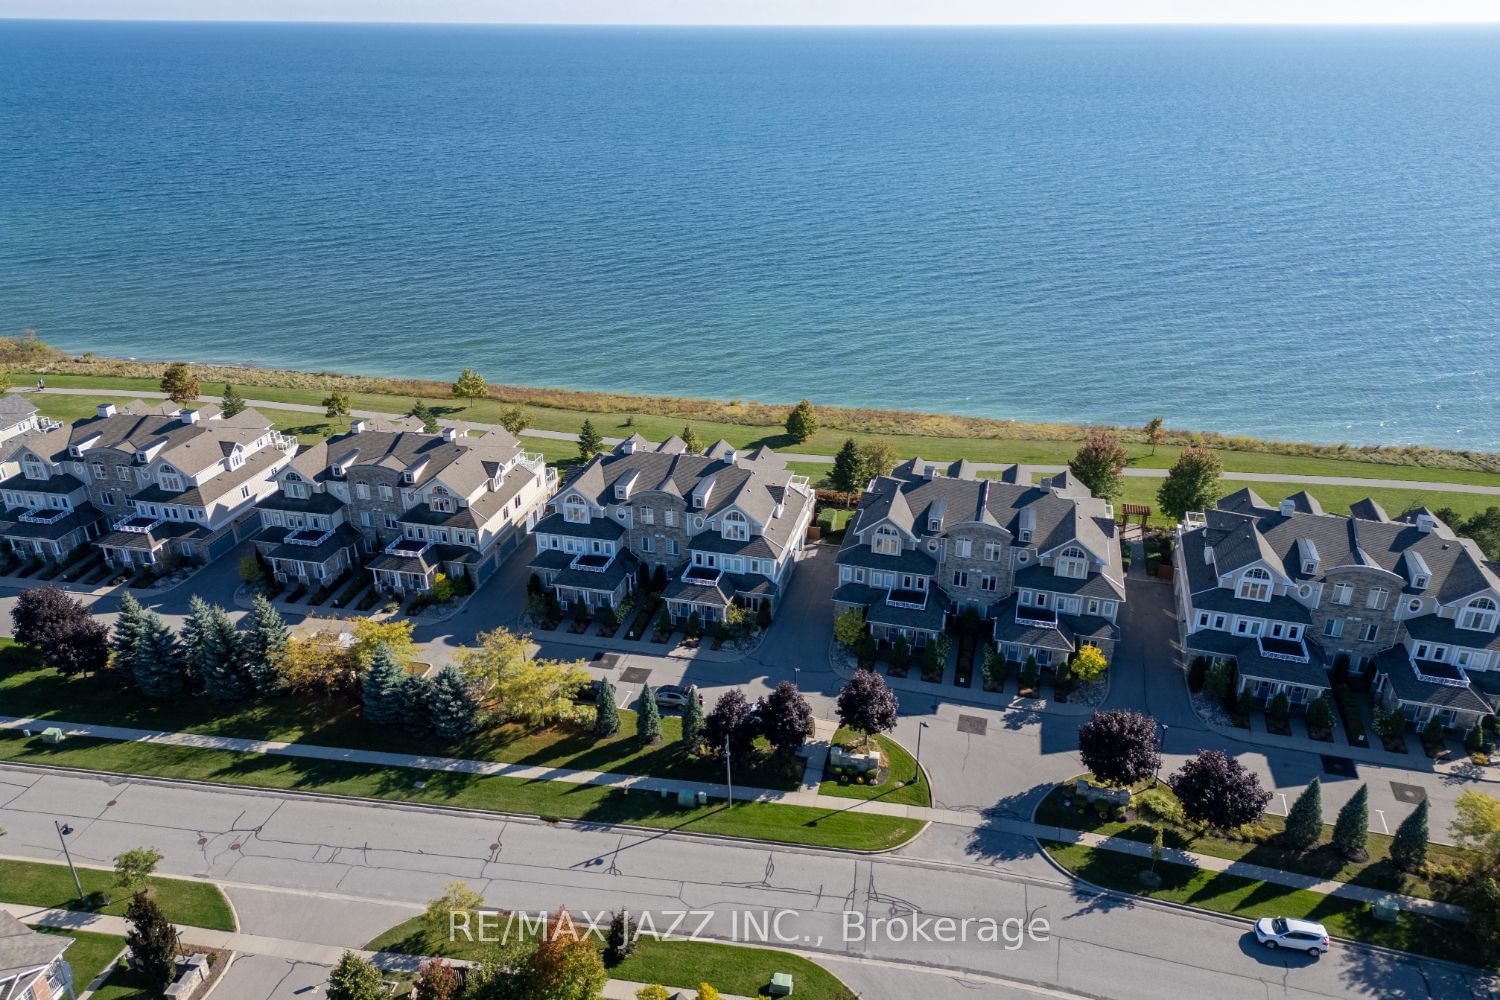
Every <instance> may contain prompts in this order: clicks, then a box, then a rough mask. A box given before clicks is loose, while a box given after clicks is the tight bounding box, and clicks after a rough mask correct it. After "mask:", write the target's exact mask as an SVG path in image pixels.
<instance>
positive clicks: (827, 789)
mask: <svg viewBox="0 0 1500 1000" xmlns="http://www.w3.org/2000/svg"><path fill="white" fill-rule="evenodd" d="M875 739H876V740H877V741H879V743H880V751H881V753H883V754H885V759H886V765H887V767H888V768H889V770H890V775H889V776H888V777H887V778H886V780H885V781H884V782H882V783H881V784H879V785H855V784H849V785H841V784H839V783H838V781H837V780H836V779H831V778H830V779H827V780H825V781H823V782H820V783H819V785H818V793H819V794H820V795H831V796H834V797H836V798H841V799H875V800H878V801H880V802H896V803H899V804H901V805H907V806H930V805H932V789H931V788H929V787H928V784H927V782H925V781H923V782H919V783H916V784H910V783H909V782H911V780H912V779H913V778H915V777H916V775H917V762H916V760H915V758H913V757H912V755H911V754H909V753H907V752H906V748H905V747H903V746H902V745H901V744H899V743H897V742H896V741H895V740H893V739H891V738H890V737H888V736H876V737H875ZM855 741H856V736H855V734H854V733H853V732H852V731H850V730H848V729H840V730H839V731H838V732H837V733H835V734H834V737H833V742H834V743H835V744H842V745H845V746H852V745H854V743H855Z"/></svg>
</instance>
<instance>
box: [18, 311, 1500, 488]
mask: <svg viewBox="0 0 1500 1000" xmlns="http://www.w3.org/2000/svg"><path fill="white" fill-rule="evenodd" d="M170 363H171V362H168V361H154V360H141V359H126V358H109V357H103V356H99V355H96V354H93V353H92V352H90V353H85V354H78V355H74V354H68V353H66V352H64V351H62V350H61V349H58V348H54V347H51V346H50V345H47V344H45V343H44V342H42V341H40V340H37V339H35V338H34V337H28V336H24V335H23V336H20V337H14V336H13V337H5V338H3V339H0V365H3V366H4V367H5V368H6V369H7V370H9V371H10V372H11V373H12V374H13V378H12V381H13V382H19V383H20V384H25V380H26V377H30V378H32V379H34V378H35V377H37V376H40V377H43V378H46V377H48V376H60V377H78V378H97V379H108V378H115V379H142V380H156V379H160V377H161V372H162V370H163V369H164V368H165V367H166V366H167V365H168V364H170ZM188 366H189V367H190V368H191V369H192V370H193V372H194V374H195V375H196V376H197V377H198V378H199V379H200V381H202V382H204V383H212V384H218V383H223V382H230V383H233V384H234V385H236V386H237V387H242V391H243V388H248V387H252V386H263V387H272V388H280V389H289V390H303V391H317V392H328V391H332V390H334V389H340V390H343V391H346V392H358V393H366V394H371V395H382V396H393V397H404V398H406V399H417V398H421V399H427V400H433V399H443V400H452V399H453V396H452V394H451V383H448V382H443V381H439V380H436V379H416V378H402V377H391V376H376V375H360V374H351V373H344V372H332V371H302V370H298V369H288V368H269V367H263V366H259V365H251V364H213V363H194V362H189V363H188ZM457 374H458V373H457V372H455V373H454V375H455V377H456V376H457ZM481 374H482V372H481ZM485 400H487V401H493V402H495V403H501V404H506V405H522V406H528V407H535V408H541V409H551V410H560V411H577V412H579V413H592V414H599V415H608V414H619V415H625V416H629V415H633V414H644V415H650V416H653V417H664V418H672V419H683V420H685V421H708V422H715V423H721V424H734V425H739V426H743V427H749V428H766V429H774V431H773V433H772V434H771V435H769V436H771V437H775V436H777V435H779V434H780V431H781V425H782V424H783V422H784V420H785V418H786V414H787V412H788V411H789V410H790V409H791V407H792V406H793V405H795V401H791V402H782V403H763V402H759V401H750V402H745V401H743V400H738V399H731V400H722V399H708V398H697V397H687V396H658V395H636V394H631V393H623V392H597V391H591V390H584V389H568V388H562V387H537V386H526V385H509V384H495V385H489V386H487V393H486V397H485ZM812 403H813V405H814V407H815V408H816V409H817V413H818V419H819V424H820V426H821V427H822V428H824V429H825V430H828V431H830V432H839V433H849V434H852V435H865V436H876V437H888V438H910V437H916V438H928V439H931V438H943V439H953V440H967V441H974V440H979V441H995V442H1006V441H1014V442H1022V441H1036V442H1051V443H1064V442H1079V441H1082V440H1083V439H1084V438H1085V437H1086V436H1087V435H1088V434H1089V433H1090V432H1091V431H1093V430H1096V429H1099V428H1106V429H1109V430H1111V431H1113V432H1115V433H1116V434H1117V435H1118V436H1119V438H1120V440H1121V441H1122V442H1124V443H1127V444H1136V445H1149V444H1150V442H1149V440H1148V439H1147V437H1146V435H1145V432H1144V430H1143V428H1142V427H1124V426H1120V425H1110V424H1085V423H1028V422H1022V421H1016V420H1008V419H1003V418H994V417H968V416H961V415H957V414H949V413H928V412H923V411H914V410H883V409H874V408H863V407H844V406H832V405H825V404H822V403H819V402H818V401H817V400H816V399H814V400H812ZM1146 412H1147V411H1146V410H1144V409H1143V413H1146ZM1150 415H1156V414H1155V413H1151V414H1150ZM1142 423H1143V424H1144V419H1143V421H1142ZM1163 433H1164V436H1163V438H1162V440H1161V442H1160V443H1161V444H1162V445H1163V446H1166V447H1186V446H1193V445H1205V446H1208V447H1210V448H1213V449H1215V450H1218V451H1230V452H1247V453H1260V454H1266V455H1285V456H1293V457H1301V458H1313V459H1327V460H1339V461H1353V462H1365V463H1370V464H1374V465H1385V466H1403V467H1425V468H1434V469H1447V470H1456V471H1467V472H1478V473H1496V474H1500V452H1488V451H1474V450H1466V449H1449V448H1437V447H1431V446H1426V445H1350V444H1333V443H1314V442H1298V441H1277V440H1267V439H1262V438H1256V437H1252V436H1249V435H1239V434H1228V433H1221V432H1217V431H1200V430H1192V429H1185V428H1174V427H1170V426H1168V427H1165V428H1164V429H1163ZM897 443H898V451H900V450H902V449H901V448H900V447H899V442H897ZM773 447H778V448H784V447H786V446H785V445H775V444H773Z"/></svg>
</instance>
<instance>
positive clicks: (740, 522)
mask: <svg viewBox="0 0 1500 1000" xmlns="http://www.w3.org/2000/svg"><path fill="white" fill-rule="evenodd" d="M722 523H723V527H722V529H721V531H722V533H723V535H724V537H725V538H727V539H729V540H730V541H732V542H748V541H749V540H750V522H749V521H747V520H745V515H744V514H741V513H740V512H739V511H737V510H731V511H729V512H728V513H726V514H725V515H724V517H723V521H722Z"/></svg>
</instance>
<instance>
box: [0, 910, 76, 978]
mask: <svg viewBox="0 0 1500 1000" xmlns="http://www.w3.org/2000/svg"><path fill="white" fill-rule="evenodd" d="M72 943H73V939H72V938H70V937H65V936H63V935H59V934H40V933H38V932H36V931H34V930H32V929H31V928H29V927H27V926H26V925H25V924H23V923H21V921H19V920H17V919H16V918H15V917H13V916H11V915H10V914H9V913H7V912H6V911H5V910H0V984H4V983H5V981H6V980H7V979H14V978H16V977H17V976H21V975H24V974H25V973H28V972H34V971H36V970H38V969H43V968H46V967H47V966H48V965H50V964H52V961H53V959H55V958H57V957H58V956H59V955H61V954H62V953H63V952H64V951H66V950H67V949H68V945H70V944H72ZM23 985H26V986H30V985H31V983H30V982H27V983H25V984H23Z"/></svg>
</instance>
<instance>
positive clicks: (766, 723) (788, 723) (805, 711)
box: [756, 681, 813, 754]
mask: <svg viewBox="0 0 1500 1000" xmlns="http://www.w3.org/2000/svg"><path fill="white" fill-rule="evenodd" d="M756 715H758V716H759V717H760V730H761V732H762V733H763V734H764V735H765V737H766V740H767V742H769V743H770V744H771V746H773V747H775V748H776V749H777V750H778V751H780V752H782V753H788V754H789V753H792V752H794V751H796V750H797V749H798V748H800V747H801V746H802V745H803V744H804V743H806V742H807V736H808V734H809V733H810V732H812V725H813V713H812V706H811V705H809V704H808V703H807V699H806V698H804V697H802V692H801V691H798V690H797V685H795V684H793V683H792V682H791V681H782V682H781V683H780V684H778V685H776V687H775V689H774V690H772V692H771V693H770V694H769V695H766V696H765V697H763V698H761V699H760V701H759V702H757V703H756Z"/></svg>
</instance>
